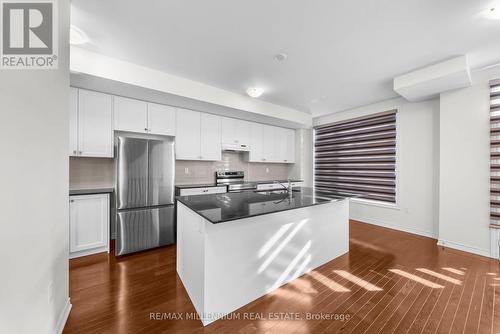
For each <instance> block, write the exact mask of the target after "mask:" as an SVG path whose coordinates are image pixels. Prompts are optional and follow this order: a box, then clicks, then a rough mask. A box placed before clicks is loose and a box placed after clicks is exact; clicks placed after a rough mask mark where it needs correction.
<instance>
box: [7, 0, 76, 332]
mask: <svg viewBox="0 0 500 334" xmlns="http://www.w3.org/2000/svg"><path fill="white" fill-rule="evenodd" d="M58 7H59V48H60V50H59V69H58V70H0V72H1V73H0V152H1V164H0V184H1V188H2V189H1V191H0V208H1V211H2V214H1V216H0V225H1V233H0V263H1V266H2V270H1V272H2V274H1V275H0V333H16V334H20V333H30V334H31V333H41V334H44V333H51V334H52V333H55V332H56V331H57V326H58V322H59V323H62V322H63V321H62V320H60V319H63V318H61V315H63V314H64V311H65V310H67V307H66V305H67V303H68V302H69V299H68V113H67V110H68V106H69V54H68V53H69V46H68V42H67V41H68V40H69V36H68V31H69V1H58ZM51 286H52V288H51Z"/></svg>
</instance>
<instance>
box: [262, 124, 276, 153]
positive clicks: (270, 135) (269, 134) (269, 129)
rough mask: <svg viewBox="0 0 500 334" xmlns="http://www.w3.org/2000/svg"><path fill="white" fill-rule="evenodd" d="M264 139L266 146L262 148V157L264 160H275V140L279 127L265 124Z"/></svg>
mask: <svg viewBox="0 0 500 334" xmlns="http://www.w3.org/2000/svg"><path fill="white" fill-rule="evenodd" d="M263 127H264V128H263V131H262V133H263V140H264V146H263V149H262V157H263V161H264V162H274V160H275V158H276V153H275V148H276V145H275V143H274V140H275V134H274V133H275V130H276V129H277V128H276V127H275V126H271V125H263Z"/></svg>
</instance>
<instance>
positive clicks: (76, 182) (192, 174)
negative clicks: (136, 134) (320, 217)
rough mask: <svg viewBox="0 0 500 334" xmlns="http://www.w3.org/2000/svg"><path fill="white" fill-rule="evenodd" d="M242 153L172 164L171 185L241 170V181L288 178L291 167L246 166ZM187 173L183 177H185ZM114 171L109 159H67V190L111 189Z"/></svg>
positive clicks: (229, 153)
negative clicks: (242, 176) (219, 158)
mask: <svg viewBox="0 0 500 334" xmlns="http://www.w3.org/2000/svg"><path fill="white" fill-rule="evenodd" d="M244 154H245V153H236V152H222V161H187V160H176V161H175V184H193V183H211V182H215V172H216V171H218V170H242V171H244V172H245V179H246V180H250V181H265V180H285V179H287V178H288V177H289V174H290V172H291V170H292V165H288V164H273V163H253V162H252V163H249V162H246V161H245V159H244ZM186 171H187V173H186ZM114 180H115V170H114V161H113V159H106V158H81V157H79V158H70V159H69V186H70V189H81V188H112V187H114Z"/></svg>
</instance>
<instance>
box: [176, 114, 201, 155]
mask: <svg viewBox="0 0 500 334" xmlns="http://www.w3.org/2000/svg"><path fill="white" fill-rule="evenodd" d="M176 119H177V121H176V124H177V136H176V137H175V156H176V158H177V159H179V160H199V159H201V158H200V157H201V151H200V138H201V119H200V113H199V112H197V111H192V110H187V109H181V108H178V109H177V115H176Z"/></svg>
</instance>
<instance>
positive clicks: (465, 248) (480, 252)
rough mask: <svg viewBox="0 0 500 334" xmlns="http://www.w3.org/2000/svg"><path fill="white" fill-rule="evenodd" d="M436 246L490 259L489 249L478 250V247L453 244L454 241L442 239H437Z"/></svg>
mask: <svg viewBox="0 0 500 334" xmlns="http://www.w3.org/2000/svg"><path fill="white" fill-rule="evenodd" d="M437 244H438V245H439V246H444V247H448V248H453V249H458V250H460V251H463V252H468V253H473V254H476V255H481V256H486V257H491V252H490V250H489V249H482V248H478V247H473V246H468V245H464V244H461V243H459V242H454V241H449V240H444V239H439V240H438V242H437Z"/></svg>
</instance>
